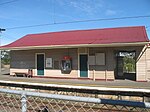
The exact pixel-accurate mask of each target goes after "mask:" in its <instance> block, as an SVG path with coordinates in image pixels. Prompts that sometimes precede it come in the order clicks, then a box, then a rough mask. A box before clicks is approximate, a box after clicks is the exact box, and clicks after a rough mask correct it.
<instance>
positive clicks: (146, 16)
mask: <svg viewBox="0 0 150 112" xmlns="http://www.w3.org/2000/svg"><path fill="white" fill-rule="evenodd" d="M148 17H150V15H145V16H126V17H116V18H99V19H90V20H78V21H68V22H55V23H46V24H36V25H27V26H16V27H10V28H6V29H7V30H13V29H21V28H29V27H39V26H50V25H56V24H71V23H83V22H94V21H111V20H121V19H138V18H148Z"/></svg>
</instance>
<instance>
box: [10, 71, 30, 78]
mask: <svg viewBox="0 0 150 112" xmlns="http://www.w3.org/2000/svg"><path fill="white" fill-rule="evenodd" d="M12 76H14V77H17V76H22V77H32V75H31V74H28V73H26V72H13V75H12Z"/></svg>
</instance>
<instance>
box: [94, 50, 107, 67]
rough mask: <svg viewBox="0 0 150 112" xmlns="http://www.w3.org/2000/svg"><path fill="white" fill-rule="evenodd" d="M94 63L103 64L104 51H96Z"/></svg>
mask: <svg viewBox="0 0 150 112" xmlns="http://www.w3.org/2000/svg"><path fill="white" fill-rule="evenodd" d="M95 57H96V65H105V53H96V54H95Z"/></svg>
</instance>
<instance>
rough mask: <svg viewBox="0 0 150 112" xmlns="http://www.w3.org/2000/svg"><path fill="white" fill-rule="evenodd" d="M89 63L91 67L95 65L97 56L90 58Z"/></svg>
mask: <svg viewBox="0 0 150 112" xmlns="http://www.w3.org/2000/svg"><path fill="white" fill-rule="evenodd" d="M88 63H89V65H95V56H89V59H88Z"/></svg>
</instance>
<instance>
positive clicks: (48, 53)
mask: <svg viewBox="0 0 150 112" xmlns="http://www.w3.org/2000/svg"><path fill="white" fill-rule="evenodd" d="M143 47H144V46H138V47H135V46H134V47H133V46H129V47H105V48H103V47H93V48H92V47H91V48H79V49H78V48H70V49H68V48H66V49H41V50H12V51H11V53H10V54H11V66H10V74H11V75H12V74H13V73H14V72H28V69H33V75H34V76H37V74H36V53H44V54H45V59H46V58H52V60H53V67H52V68H45V70H44V76H48V77H60V78H61V77H66V78H79V77H80V75H79V64H78V63H79V54H80V53H81V54H82V53H86V54H87V55H88V57H89V56H93V55H95V54H96V53H104V54H105V65H90V64H88V78H90V79H94V78H95V79H101V80H114V79H115V68H116V57H115V52H116V51H133V50H135V51H136V58H138V57H139V55H140V53H141V51H142V49H143ZM149 52H150V51H149ZM67 55H70V56H71V57H72V71H71V73H70V74H63V73H61V68H60V63H61V60H62V59H63V57H64V56H67ZM145 55H146V54H143V55H142V56H141V57H140V59H139V60H138V62H137V63H136V72H137V76H136V80H137V81H144V80H146V68H145V67H146V65H145V64H144V63H146V62H145ZM88 61H89V60H88ZM54 63H55V64H56V63H57V65H58V67H57V66H56V67H54ZM148 66H149V65H148ZM149 72H150V71H149ZM147 76H148V78H150V76H149V75H147Z"/></svg>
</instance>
